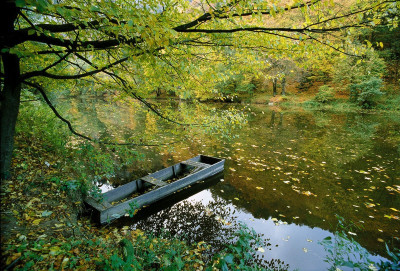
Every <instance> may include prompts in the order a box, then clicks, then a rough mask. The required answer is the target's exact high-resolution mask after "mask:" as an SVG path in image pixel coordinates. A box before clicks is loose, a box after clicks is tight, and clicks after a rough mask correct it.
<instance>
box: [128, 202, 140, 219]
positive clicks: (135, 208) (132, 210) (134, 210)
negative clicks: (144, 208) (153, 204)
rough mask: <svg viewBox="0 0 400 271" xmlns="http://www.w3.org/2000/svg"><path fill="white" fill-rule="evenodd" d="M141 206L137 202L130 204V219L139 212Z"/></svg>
mask: <svg viewBox="0 0 400 271" xmlns="http://www.w3.org/2000/svg"><path fill="white" fill-rule="evenodd" d="M138 207H139V204H138V203H137V202H136V201H132V202H130V203H129V209H126V210H125V211H126V213H127V214H129V217H133V216H134V215H135V214H136V213H137V211H138Z"/></svg>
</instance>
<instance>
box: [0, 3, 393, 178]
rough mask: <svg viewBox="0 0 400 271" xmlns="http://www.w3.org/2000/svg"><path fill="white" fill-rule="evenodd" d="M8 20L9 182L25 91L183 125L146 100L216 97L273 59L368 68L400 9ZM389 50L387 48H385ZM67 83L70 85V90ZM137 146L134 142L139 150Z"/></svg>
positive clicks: (281, 8) (233, 10)
mask: <svg viewBox="0 0 400 271" xmlns="http://www.w3.org/2000/svg"><path fill="white" fill-rule="evenodd" d="M1 5H2V7H1V10H2V12H3V13H4V14H3V16H2V17H1V20H2V21H1V24H2V26H4V27H3V29H2V30H1V59H2V66H1V85H2V90H1V174H2V177H5V176H8V175H9V170H10V161H11V154H12V149H13V135H14V129H15V122H16V118H17V115H18V107H19V102H20V92H21V90H22V89H23V90H25V89H26V90H29V91H33V90H34V91H36V92H38V93H40V94H41V95H42V96H43V99H44V100H45V102H46V103H47V104H48V105H49V106H50V107H51V108H52V110H53V112H54V113H55V114H56V115H57V117H58V118H60V119H61V120H63V121H64V122H66V123H67V124H68V126H69V128H70V129H71V131H73V133H75V134H76V135H78V136H81V137H83V138H86V139H90V138H89V137H87V136H85V135H82V134H80V133H78V132H76V131H75V130H74V129H73V126H72V124H71V123H70V122H69V121H68V120H66V119H64V118H63V116H61V115H60V114H59V113H58V112H57V110H56V108H55V107H54V106H53V105H52V104H51V102H50V100H49V99H48V98H47V95H48V93H49V92H51V91H57V90H59V89H60V88H74V86H75V84H77V82H80V83H81V84H95V85H96V86H99V87H102V88H104V89H109V90H113V91H115V90H117V91H118V93H119V94H120V95H122V96H124V95H127V96H130V97H133V98H135V99H137V100H139V101H140V102H142V103H144V104H145V105H146V106H147V107H148V108H149V109H150V110H151V111H153V112H154V113H155V114H157V115H158V116H160V117H161V118H165V119H167V120H169V121H172V122H175V123H177V124H186V123H183V121H181V120H179V119H175V118H174V119H172V118H171V117H169V116H167V115H166V114H164V113H163V112H162V111H161V110H159V108H157V107H156V106H154V105H153V104H152V103H150V102H149V101H147V100H146V99H145V97H146V95H147V94H148V93H149V92H152V91H154V90H155V89H157V88H163V89H167V90H170V91H172V92H175V93H176V95H178V96H180V97H182V98H188V97H198V96H199V95H207V93H211V92H213V91H214V90H213V86H212V84H211V83H213V82H214V83H215V82H216V81H218V80H219V79H221V78H223V77H229V74H220V73H218V71H221V70H222V68H221V67H224V66H229V65H236V66H235V67H236V68H237V69H242V70H246V71H247V72H248V71H251V70H253V71H254V70H256V69H255V68H254V67H257V66H258V67H262V66H263V65H264V66H265V65H267V64H266V63H268V61H267V60H268V59H286V58H292V59H308V58H316V57H318V56H322V55H325V54H341V55H349V56H354V57H355V58H358V59H359V61H362V59H363V56H364V54H365V53H366V50H367V49H368V47H370V46H371V43H370V41H367V40H366V41H359V40H355V39H354V33H356V32H357V31H360V29H365V28H371V27H374V26H376V25H387V26H388V27H389V28H390V27H392V28H393V27H397V26H398V22H399V9H400V4H399V2H398V1H395V0H392V1H384V0H375V1H372V0H371V1H370V0H368V1H359V0H353V1H334V0H330V1H325V0H311V1H302V0H291V1H275V0H274V1H248V0H242V1H238V0H229V1H218V0H211V1H203V0H199V1H186V0H182V1H180V0H174V1H172V0H164V1H154V0H144V1H141V0H139V1H127V0H115V1H85V0H82V1H79V0H76V1H75V0H57V1H50V0H16V1H11V0H6V1H4V2H3V3H2V4H1ZM380 46H383V45H382V44H380ZM60 82H62V83H60ZM132 143H134V142H132Z"/></svg>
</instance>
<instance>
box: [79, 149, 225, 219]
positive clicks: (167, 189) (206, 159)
mask: <svg viewBox="0 0 400 271" xmlns="http://www.w3.org/2000/svg"><path fill="white" fill-rule="evenodd" d="M224 163H225V160H224V159H219V158H214V157H210V156H205V155H198V156H196V157H193V158H191V159H189V160H186V161H183V162H181V163H178V164H175V165H173V166H171V167H168V168H165V169H162V170H159V171H157V172H154V173H152V174H149V175H147V176H145V177H142V178H140V179H138V180H135V181H132V182H130V183H128V184H125V185H122V186H120V187H118V188H115V189H113V190H111V191H108V192H106V193H104V194H103V195H104V201H105V202H106V203H105V205H99V203H98V202H96V201H95V200H94V199H90V198H88V199H86V202H87V203H88V204H89V205H91V206H92V207H93V208H94V209H95V210H97V211H98V213H99V216H100V223H102V224H103V223H107V222H110V221H112V220H114V219H117V218H119V217H121V216H123V215H125V214H126V213H127V212H128V211H129V209H130V208H131V205H132V203H133V204H134V206H135V207H137V208H141V207H143V206H146V205H150V204H151V203H154V202H156V201H158V200H160V199H162V198H164V197H166V196H168V195H170V194H172V193H174V192H176V191H179V190H181V189H183V188H185V187H188V186H190V185H191V184H194V183H196V182H197V181H199V180H203V179H205V178H208V177H210V176H213V175H216V174H217V173H220V172H222V171H223V170H224ZM193 167H195V169H194V170H193ZM182 174H189V175H187V176H184V177H182V178H181V179H178V180H176V181H174V182H172V183H166V182H165V181H166V180H168V179H171V178H174V177H177V176H181V175H182ZM152 185H154V186H155V189H153V190H151V191H149V192H147V193H145V194H142V195H139V196H137V197H134V198H132V199H127V200H125V201H124V202H122V203H119V204H117V205H114V206H113V205H112V204H110V203H112V202H115V201H119V200H122V199H125V198H127V197H129V196H130V195H132V194H133V193H138V192H140V191H141V190H142V189H143V188H146V187H150V186H152Z"/></svg>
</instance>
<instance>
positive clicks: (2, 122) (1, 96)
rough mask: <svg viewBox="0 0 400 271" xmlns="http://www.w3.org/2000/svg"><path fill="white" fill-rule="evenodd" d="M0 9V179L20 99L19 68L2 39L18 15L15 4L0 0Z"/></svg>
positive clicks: (5, 171)
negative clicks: (0, 71)
mask: <svg viewBox="0 0 400 271" xmlns="http://www.w3.org/2000/svg"><path fill="white" fill-rule="evenodd" d="M4 2H5V3H2V6H1V14H0V15H1V16H0V25H1V27H0V40H1V46H0V49H1V64H2V65H3V73H4V74H3V76H2V77H3V78H4V81H3V82H2V83H3V84H2V89H1V93H0V177H1V179H7V178H9V177H10V170H11V157H12V152H13V147H14V132H15V124H16V122H17V116H18V111H19V102H20V96H21V82H20V67H19V58H18V56H17V55H14V54H10V53H8V49H9V45H8V42H11V43H12V41H10V40H7V39H6V38H5V37H6V36H7V34H9V33H11V32H13V31H14V22H15V20H16V18H17V15H18V8H17V7H16V5H15V1H4Z"/></svg>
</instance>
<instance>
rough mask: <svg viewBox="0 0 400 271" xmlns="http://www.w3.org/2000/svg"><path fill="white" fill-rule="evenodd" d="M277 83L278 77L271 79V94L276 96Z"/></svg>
mask: <svg viewBox="0 0 400 271" xmlns="http://www.w3.org/2000/svg"><path fill="white" fill-rule="evenodd" d="M277 83H278V79H276V78H274V79H272V96H274V97H275V96H276V94H277V90H276V89H277Z"/></svg>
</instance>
